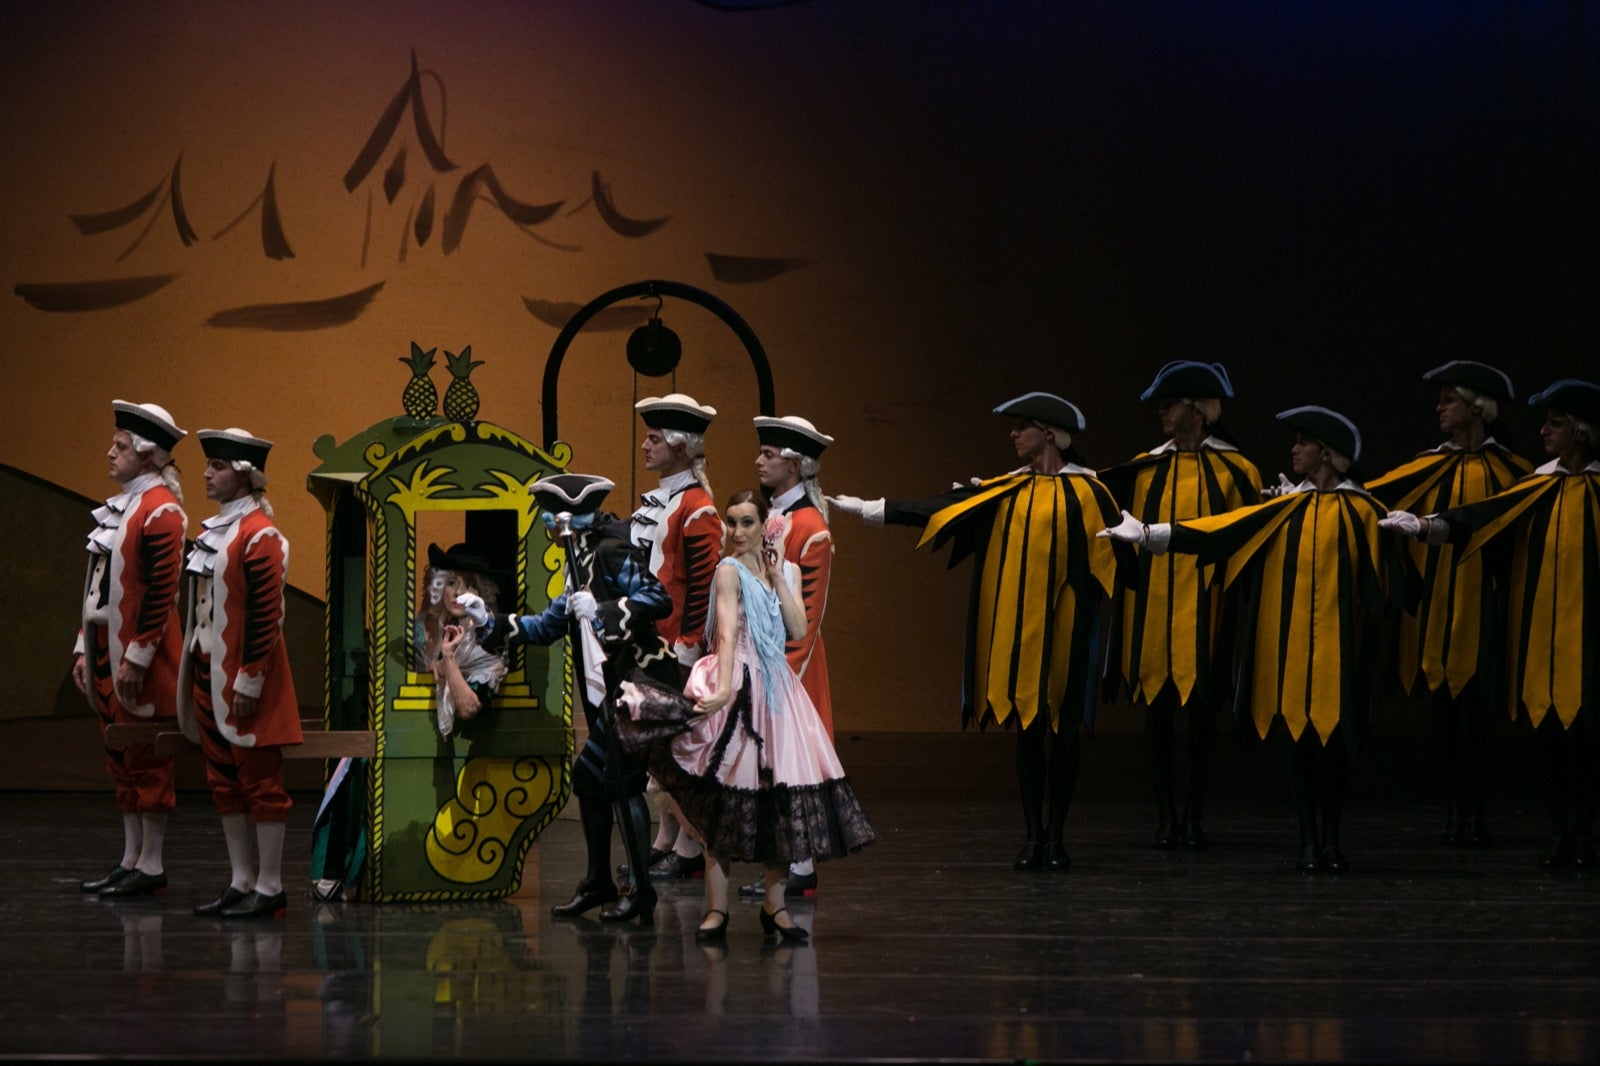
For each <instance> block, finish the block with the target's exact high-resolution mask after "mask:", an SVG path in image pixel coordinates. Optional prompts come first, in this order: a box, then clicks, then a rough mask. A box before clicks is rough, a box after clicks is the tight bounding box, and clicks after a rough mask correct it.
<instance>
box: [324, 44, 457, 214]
mask: <svg viewBox="0 0 1600 1066" xmlns="http://www.w3.org/2000/svg"><path fill="white" fill-rule="evenodd" d="M435 80H436V83H437V84H438V86H439V114H440V123H441V125H442V124H443V122H444V120H445V116H446V114H447V108H446V105H445V95H444V81H443V80H442V79H437V78H436V79H435ZM408 105H409V106H410V108H411V122H412V125H413V126H414V127H415V128H416V131H417V143H418V144H419V145H420V146H421V148H422V154H423V155H425V156H427V157H428V163H429V165H430V166H432V167H433V169H434V170H435V171H437V172H439V173H441V174H443V173H446V172H448V171H451V170H454V169H456V164H455V163H453V162H451V161H450V158H449V157H448V156H446V155H445V154H444V148H443V147H441V146H440V144H439V141H438V139H437V138H436V137H435V136H434V133H433V126H432V125H431V124H430V123H429V122H428V111H427V108H426V107H425V106H424V105H423V102H422V75H421V73H420V72H419V71H418V70H417V52H416V49H414V48H413V49H412V50H411V76H410V77H409V78H407V79H406V83H405V84H404V85H402V86H401V87H400V91H399V92H397V93H395V95H394V99H392V100H390V101H389V106H388V107H387V108H385V109H384V112H383V115H382V117H381V118H379V119H378V124H377V125H376V126H374V127H373V128H372V133H371V134H369V135H368V137H367V143H366V144H364V145H362V147H361V151H360V152H358V153H356V158H355V161H354V162H353V163H351V164H350V169H349V170H347V171H345V174H344V188H345V192H355V191H356V186H358V185H360V184H361V183H362V182H363V181H365V180H366V178H367V175H368V174H370V173H372V168H373V167H375V166H377V164H378V160H379V159H380V158H381V157H382V156H383V153H384V151H385V150H386V149H387V148H388V147H389V142H390V141H391V140H393V139H394V135H395V131H396V130H397V129H399V128H400V119H401V118H403V117H404V116H405V112H406V107H407V106H408Z"/></svg>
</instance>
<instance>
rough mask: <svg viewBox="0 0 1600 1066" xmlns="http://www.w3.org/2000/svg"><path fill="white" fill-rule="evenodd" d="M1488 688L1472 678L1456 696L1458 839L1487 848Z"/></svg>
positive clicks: (1489, 712) (1489, 711) (1466, 843)
mask: <svg viewBox="0 0 1600 1066" xmlns="http://www.w3.org/2000/svg"><path fill="white" fill-rule="evenodd" d="M1487 691H1488V690H1487V689H1486V688H1485V687H1484V686H1483V685H1482V684H1480V683H1479V681H1478V680H1477V679H1476V678H1475V679H1473V680H1472V681H1469V682H1468V683H1467V687H1466V688H1464V689H1462V690H1461V694H1460V696H1458V697H1457V698H1456V710H1457V713H1458V714H1459V715H1460V720H1461V734H1460V735H1461V802H1462V808H1461V810H1462V814H1463V820H1462V823H1461V843H1462V844H1464V845H1466V846H1467V847H1469V848H1487V847H1489V846H1490V845H1491V844H1493V843H1494V838H1493V837H1492V836H1490V835H1489V827H1488V825H1487V824H1486V823H1485V821H1484V813H1485V808H1486V807H1487V806H1488V803H1487V797H1488V780H1489V716H1490V715H1491V714H1492V713H1493V708H1491V707H1490V706H1489V701H1488V697H1487V695H1486V693H1487Z"/></svg>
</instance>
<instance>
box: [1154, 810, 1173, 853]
mask: <svg viewBox="0 0 1600 1066" xmlns="http://www.w3.org/2000/svg"><path fill="white" fill-rule="evenodd" d="M1150 846H1151V847H1152V848H1155V849H1156V850H1157V851H1171V850H1172V849H1173V848H1175V847H1177V846H1178V827H1177V826H1176V825H1174V824H1173V822H1172V819H1170V818H1167V817H1165V816H1163V817H1162V819H1161V822H1160V824H1158V825H1157V826H1156V835H1155V836H1154V837H1152V838H1151V840H1150Z"/></svg>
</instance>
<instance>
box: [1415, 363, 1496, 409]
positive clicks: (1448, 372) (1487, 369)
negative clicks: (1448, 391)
mask: <svg viewBox="0 0 1600 1066" xmlns="http://www.w3.org/2000/svg"><path fill="white" fill-rule="evenodd" d="M1422 380H1423V381H1427V382H1432V383H1433V384H1435V385H1462V386H1465V387H1466V388H1469V389H1471V390H1472V391H1473V392H1475V393H1477V394H1478V395H1479V396H1487V397H1489V399H1491V400H1514V399H1516V396H1517V394H1516V391H1515V390H1514V389H1512V387H1511V378H1510V377H1509V376H1507V374H1506V373H1505V371H1503V370H1496V369H1495V368H1494V367H1492V366H1490V365H1489V364H1488V363H1475V362H1473V361H1472V360H1471V359H1452V360H1450V362H1448V363H1445V364H1444V365H1443V366H1436V367H1434V368H1433V369H1432V370H1430V371H1428V372H1427V373H1426V374H1424V375H1422Z"/></svg>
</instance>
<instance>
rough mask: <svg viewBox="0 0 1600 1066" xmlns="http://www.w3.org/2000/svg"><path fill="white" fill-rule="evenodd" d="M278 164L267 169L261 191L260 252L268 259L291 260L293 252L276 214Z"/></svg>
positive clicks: (281, 222)
mask: <svg viewBox="0 0 1600 1066" xmlns="http://www.w3.org/2000/svg"><path fill="white" fill-rule="evenodd" d="M277 176H278V164H277V163H273V164H272V166H271V167H269V168H268V169H267V187H266V188H265V189H263V190H262V191H261V250H262V251H263V252H265V253H266V254H267V258H268V259H293V258H294V250H293V249H291V248H290V247H289V238H288V237H286V236H284V233H283V217H282V216H281V215H280V214H279V213H278V192H277Z"/></svg>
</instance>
